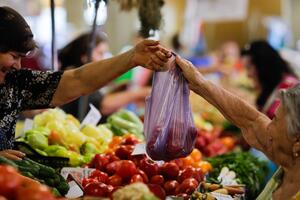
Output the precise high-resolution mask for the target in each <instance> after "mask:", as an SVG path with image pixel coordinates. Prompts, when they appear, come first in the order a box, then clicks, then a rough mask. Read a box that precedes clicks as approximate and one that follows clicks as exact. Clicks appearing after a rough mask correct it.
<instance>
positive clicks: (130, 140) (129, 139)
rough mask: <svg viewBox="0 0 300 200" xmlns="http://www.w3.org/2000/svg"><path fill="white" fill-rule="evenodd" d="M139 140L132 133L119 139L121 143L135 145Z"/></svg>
mask: <svg viewBox="0 0 300 200" xmlns="http://www.w3.org/2000/svg"><path fill="white" fill-rule="evenodd" d="M139 142H140V141H139V140H138V139H137V138H136V137H135V136H133V135H129V136H127V137H126V138H124V139H123V140H122V141H121V144H122V145H135V144H137V143H139Z"/></svg>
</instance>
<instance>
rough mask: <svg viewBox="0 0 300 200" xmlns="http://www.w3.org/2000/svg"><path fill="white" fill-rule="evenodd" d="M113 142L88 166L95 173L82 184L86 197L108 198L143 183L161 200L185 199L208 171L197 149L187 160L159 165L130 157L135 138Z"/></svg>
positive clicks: (128, 137) (145, 158)
mask: <svg viewBox="0 0 300 200" xmlns="http://www.w3.org/2000/svg"><path fill="white" fill-rule="evenodd" d="M116 141H117V142H116ZM113 142H114V144H113V145H112V146H111V151H110V152H107V153H106V154H97V155H96V156H95V157H94V159H93V160H92V162H91V163H90V164H89V165H88V166H89V167H91V168H96V170H95V171H93V172H92V174H91V175H90V177H89V178H85V179H83V181H82V186H83V188H84V192H85V195H90V196H98V197H110V196H111V195H112V193H113V192H114V191H115V190H117V189H119V188H121V187H123V186H125V185H128V184H130V183H135V182H142V183H145V184H147V186H148V187H149V189H150V190H151V191H152V192H153V193H154V194H155V195H156V196H157V197H159V198H161V199H165V197H166V196H167V195H171V196H181V197H186V198H188V197H189V195H191V194H192V193H193V192H194V191H195V189H196V188H197V187H198V185H199V183H200V182H201V181H203V178H204V175H205V173H207V172H208V171H209V170H211V166H210V164H209V163H208V162H206V161H201V159H202V155H201V152H200V151H199V150H197V149H195V150H194V151H193V152H192V153H191V155H189V157H187V158H182V159H177V160H173V161H170V162H165V163H163V164H162V165H158V164H157V163H156V162H154V161H152V160H150V159H148V158H147V157H146V156H145V155H135V156H133V155H131V153H132V152H133V149H134V145H135V144H137V143H139V141H138V140H137V139H136V138H135V137H134V136H127V137H124V138H118V139H116V138H115V139H114V140H113ZM196 163H202V164H196ZM201 167H202V168H201Z"/></svg>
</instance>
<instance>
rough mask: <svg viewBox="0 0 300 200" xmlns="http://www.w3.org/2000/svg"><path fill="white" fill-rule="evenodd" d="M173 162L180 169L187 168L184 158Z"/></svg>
mask: <svg viewBox="0 0 300 200" xmlns="http://www.w3.org/2000/svg"><path fill="white" fill-rule="evenodd" d="M171 162H174V163H176V165H177V166H178V167H179V169H183V168H184V167H185V166H184V163H183V159H182V158H179V159H176V160H173V161H171Z"/></svg>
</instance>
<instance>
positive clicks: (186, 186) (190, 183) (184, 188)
mask: <svg viewBox="0 0 300 200" xmlns="http://www.w3.org/2000/svg"><path fill="white" fill-rule="evenodd" d="M197 187H198V181H196V179H194V178H188V179H185V180H184V181H183V182H182V183H181V184H180V185H179V186H178V187H177V188H176V191H175V192H176V194H178V193H185V194H192V193H193V192H194V191H195V190H196V188H197Z"/></svg>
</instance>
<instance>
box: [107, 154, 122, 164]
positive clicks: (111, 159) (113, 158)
mask: <svg viewBox="0 0 300 200" xmlns="http://www.w3.org/2000/svg"><path fill="white" fill-rule="evenodd" d="M106 156H107V157H108V159H109V162H110V163H111V162H114V161H117V160H120V158H119V157H118V156H116V154H115V153H114V152H110V153H107V154H106Z"/></svg>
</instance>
